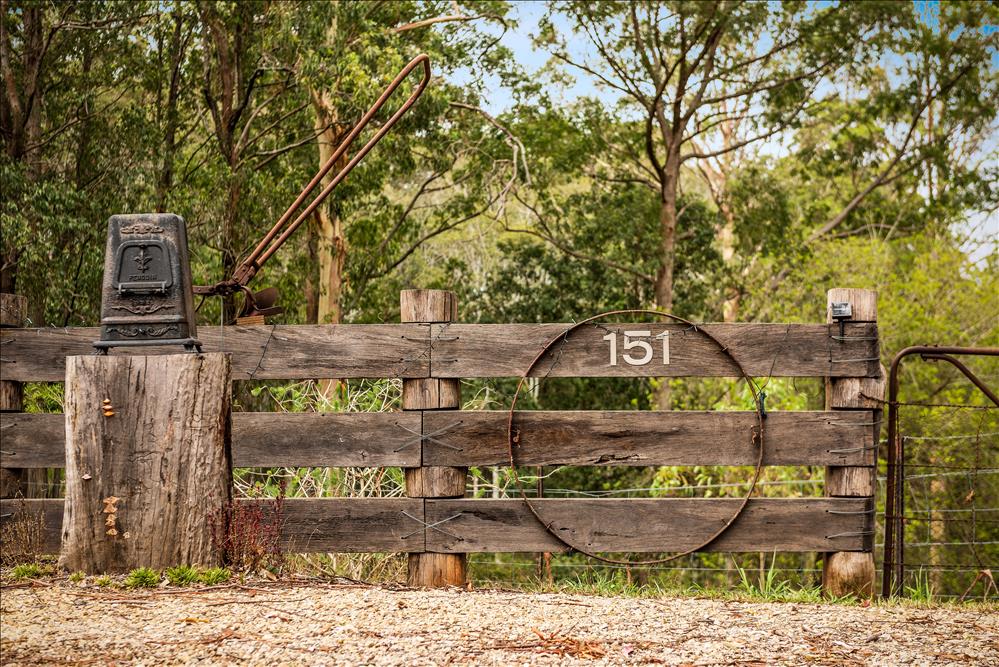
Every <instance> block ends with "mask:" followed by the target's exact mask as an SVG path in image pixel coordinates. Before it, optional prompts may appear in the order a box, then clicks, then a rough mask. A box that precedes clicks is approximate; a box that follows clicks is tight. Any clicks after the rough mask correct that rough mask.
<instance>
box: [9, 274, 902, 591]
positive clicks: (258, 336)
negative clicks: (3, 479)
mask: <svg viewBox="0 0 999 667" xmlns="http://www.w3.org/2000/svg"><path fill="white" fill-rule="evenodd" d="M833 302H849V303H851V305H852V313H853V314H852V317H851V318H850V319H849V320H848V321H839V322H835V323H834V322H833V321H832V318H831V314H830V316H829V318H827V322H826V323H816V324H758V323H747V324H705V325H702V326H700V328H701V329H703V330H706V331H709V332H710V333H711V335H712V336H713V337H714V338H716V339H717V340H718V341H720V342H721V343H722V344H723V345H724V347H725V348H726V349H727V351H728V355H730V356H727V355H726V354H725V353H724V352H723V350H721V349H720V348H719V347H718V345H717V344H715V343H712V342H711V341H710V340H708V339H707V338H706V337H705V336H703V335H701V334H700V332H699V331H698V330H696V329H694V330H691V329H690V328H689V327H686V326H683V325H680V324H673V323H651V322H644V323H640V324H619V323H602V324H601V325H600V326H599V327H583V328H580V329H578V330H576V331H574V332H573V333H572V335H571V336H568V337H566V338H565V340H564V341H563V343H562V344H561V345H559V346H558V348H557V349H552V350H551V351H550V352H549V354H548V357H547V358H546V359H545V360H543V361H544V363H539V364H538V365H537V366H536V369H535V370H534V371H533V372H532V375H534V376H537V377H542V376H544V377H643V376H653V377H685V376H702V377H733V376H738V375H740V374H739V373H738V372H737V371H736V369H735V367H734V365H733V363H732V361H731V359H732V358H735V359H737V360H738V362H739V364H740V365H741V366H742V367H743V368H744V369H745V370H746V372H747V373H748V374H749V375H751V376H756V377H770V376H774V377H822V378H825V379H826V383H827V384H826V404H827V405H826V406H827V410H826V411H819V412H769V413H767V415H766V419H765V429H766V438H765V440H764V451H763V456H762V464H763V465H765V466H795V465H803V466H804V465H807V466H825V467H826V487H825V491H826V497H820V498H756V497H754V498H752V499H750V500H749V502H748V505H747V506H746V509H745V511H744V512H742V513H741V514H740V515H739V516H738V518H737V520H736V521H735V522H734V523H733V524H732V525H731V526H730V527H729V528H728V529H727V530H725V531H724V532H723V533H722V534H721V535H720V536H719V537H718V538H717V539H716V540H714V541H713V542H711V543H710V544H709V545H707V546H706V547H705V549H706V550H714V551H732V552H742V551H747V552H760V551H765V552H769V551H775V550H776V551H799V552H800V551H817V552H824V553H826V554H827V555H826V557H825V559H824V567H825V575H824V587H825V588H826V590H827V591H829V592H830V593H833V594H837V595H838V594H842V593H844V592H862V593H870V592H871V589H872V582H873V577H874V564H873V554H872V547H873V524H874V522H873V513H874V497H873V496H874V477H875V465H876V459H877V443H878V440H879V427H880V421H881V416H880V407H881V404H880V403H879V402H878V399H880V398H882V396H883V380H882V369H881V367H880V364H879V361H878V358H879V352H878V332H877V322H876V320H877V314H876V298H875V295H874V293H873V292H870V291H867V290H831V291H830V293H829V303H830V304H832V303H833ZM456 312H457V306H456V302H455V299H454V296H453V295H452V294H450V293H448V292H442V291H432V290H407V291H404V292H403V293H402V320H403V321H402V323H400V324H374V325H311V326H297V325H286V326H281V325H256V326H235V327H225V328H219V327H214V328H212V327H206V328H202V329H201V330H200V331H199V334H200V338H201V339H202V341H203V343H204V349H205V351H206V353H208V352H233V353H234V354H233V355H232V358H231V379H233V380H268V379H281V380H284V379H303V378H331V377H335V378H385V377H389V378H402V379H403V401H402V402H403V411H402V412H396V413H364V414H314V413H313V414H309V413H238V412H237V413H234V414H232V435H231V443H232V445H231V465H233V466H237V467H272V466H274V467H277V466H282V467H291V466H301V467H312V466H316V467H327V466H328V467H383V466H398V467H402V468H404V469H405V470H406V492H407V496H408V497H407V498H321V499H288V500H286V501H285V503H284V509H283V513H284V517H283V519H284V523H283V528H282V536H281V539H282V542H283V547H284V549H285V550H287V551H290V552H302V553H305V552H405V553H409V554H410V562H409V581H410V583H411V584H414V585H424V586H436V585H444V584H456V583H457V584H460V583H462V582H463V581H464V579H465V576H466V573H465V554H467V553H473V552H532V551H533V552H560V551H565V550H567V549H568V547H567V546H566V543H565V542H568V543H570V544H574V545H577V546H578V547H580V548H585V549H586V550H587V551H591V552H639V553H642V552H644V553H662V552H670V551H682V550H685V549H690V548H694V547H697V546H698V545H701V544H702V543H703V542H704V541H705V540H706V538H707V537H709V536H710V535H712V534H713V533H715V532H716V531H717V530H718V529H719V527H720V526H723V525H724V524H725V523H726V521H728V520H729V519H730V518H731V517H732V516H733V515H734V514H735V513H736V512H737V510H738V506H739V504H740V503H741V502H742V500H741V499H739V498H656V499H575V498H573V499H537V500H532V505H533V506H534V507H535V508H537V511H538V512H539V514H541V515H542V516H543V517H544V520H545V521H546V523H547V524H548V527H547V528H546V526H545V525H542V524H541V523H539V521H538V520H537V519H536V518H535V516H534V515H533V514H532V512H531V511H530V508H528V507H526V506H525V504H524V502H522V501H521V500H518V499H503V500H492V499H473V498H465V497H464V495H465V482H466V472H467V468H468V467H469V466H489V465H500V466H502V465H508V464H509V448H510V445H509V440H508V424H507V420H508V413H507V412H506V411H481V412H478V411H476V412H471V411H466V412H459V411H458V410H457V409H458V408H459V407H460V384H459V383H460V379H461V378H492V377H519V376H521V375H522V374H523V373H524V371H525V369H527V368H528V367H529V366H530V365H531V361H532V360H533V359H534V357H535V356H536V355H537V354H538V352H539V351H540V350H541V349H542V348H543V347H544V345H545V344H546V343H547V342H548V341H550V340H551V339H553V338H554V337H556V336H558V335H559V334H560V333H561V332H564V331H565V330H566V329H567V325H563V324H493V325H491V324H461V323H454V322H453V320H454V319H455V317H456ZM830 313H831V310H830ZM97 337H98V331H97V329H94V328H68V329H65V328H64V329H56V328H48V329H28V328H8V329H4V330H3V332H2V355H0V357H2V362H3V363H2V365H0V369H2V372H3V380H4V382H5V383H6V382H9V383H11V385H12V386H13V385H14V384H16V383H20V382H28V381H42V382H45V381H64V380H65V376H66V370H67V358H68V357H70V358H72V357H74V355H90V354H92V348H91V343H92V342H93V341H94V340H96V339H97ZM650 341H651V342H650ZM148 350H149V348H146V349H145V351H146V352H148ZM165 351H166V350H165ZM120 352H122V353H125V352H127V350H121V351H120ZM178 356H185V355H178ZM186 356H187V357H190V356H191V355H186ZM209 356H210V355H209ZM116 357H117V354H115V355H112V356H111V357H108V358H111V359H114V358H116ZM74 363H76V362H74ZM226 372H230V371H229V370H228V369H226ZM71 391H73V389H72V388H71V385H69V384H67V393H69V392H71ZM122 396H123V398H121V399H117V398H116V399H115V401H116V402H118V401H120V400H123V401H125V403H126V404H127V402H128V401H129V400H131V399H129V398H128V396H129V394H128V393H127V392H126V393H124V394H122ZM67 398H69V397H68V396H67ZM68 404H69V403H68V402H67V405H68ZM19 407H20V406H19V405H18V406H16V407H15V410H16V409H19ZM116 408H117V409H118V410H119V411H126V412H127V410H128V406H127V405H117V406H116ZM67 410H68V408H67ZM757 419H758V415H757V413H756V411H744V412H684V411H673V412H636V411H518V412H517V413H516V415H515V423H516V431H517V439H516V443H515V447H514V454H515V461H516V464H517V465H523V466H538V465H573V466H660V465H669V466H695V465H728V466H753V465H755V464H756V462H757V458H758V452H757V450H756V449H755V445H754V438H753V437H752V433H753V430H754V428H755V427H756V425H757ZM74 428H79V425H78V424H75V422H74V424H70V423H69V420H68V419H66V418H64V416H63V415H56V414H27V413H22V412H5V413H3V414H0V429H2V430H0V433H2V437H3V445H2V456H0V467H2V468H3V469H5V470H4V472H5V474H6V475H7V476H8V478H10V477H15V478H16V476H17V475H18V474H20V473H19V472H18V471H21V470H25V469H34V468H57V467H63V466H66V465H67V453H66V449H67V447H66V441H67V432H72V429H74ZM136 428H139V425H137V426H136ZM5 495H10V494H9V491H8V492H6V493H5ZM240 502H245V503H254V502H260V501H255V500H243V501H240ZM19 503H26V504H27V507H28V508H29V509H30V510H31V511H37V512H40V513H41V514H42V515H43V516H44V523H45V527H46V530H45V540H46V542H45V548H46V550H47V551H49V552H53V553H55V552H58V551H59V549H60V544H61V543H62V542H63V541H64V540H63V539H61V534H62V529H61V525H62V522H63V520H64V516H69V515H70V513H71V508H70V507H69V505H68V503H67V504H66V506H65V507H64V501H63V500H62V499H36V500H31V499H28V500H13V499H6V500H3V501H2V514H3V515H4V516H5V517H8V519H9V517H10V515H12V514H14V512H15V508H16V507H17V506H18V504H19ZM88 511H90V512H91V513H92V514H95V515H96V516H98V517H100V518H103V515H102V514H100V508H93V507H91V508H89V509H88ZM560 534H561V535H563V536H564V539H565V542H563V541H562V540H561V539H559V537H558V535H560Z"/></svg>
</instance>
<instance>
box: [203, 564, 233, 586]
mask: <svg viewBox="0 0 999 667" xmlns="http://www.w3.org/2000/svg"><path fill="white" fill-rule="evenodd" d="M230 577H232V572H230V571H229V568H225V567H210V568H208V569H207V570H205V571H203V572H202V573H201V574H200V575H199V576H198V579H199V580H200V581H201V583H203V584H208V585H209V586H211V585H213V584H221V583H225V582H227V581H229V578H230Z"/></svg>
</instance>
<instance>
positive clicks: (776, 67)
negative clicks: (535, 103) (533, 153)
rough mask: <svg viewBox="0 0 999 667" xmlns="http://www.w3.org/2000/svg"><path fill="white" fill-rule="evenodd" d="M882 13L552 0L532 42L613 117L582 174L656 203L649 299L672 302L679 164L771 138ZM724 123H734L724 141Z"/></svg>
mask: <svg viewBox="0 0 999 667" xmlns="http://www.w3.org/2000/svg"><path fill="white" fill-rule="evenodd" d="M894 14H895V11H894V10H893V9H892V8H891V7H888V6H885V5H880V4H872V3H851V4H847V5H843V6H838V7H833V6H830V7H817V6H815V5H812V4H807V3H796V2H792V3H780V4H772V3H750V2H732V1H718V2H706V3H702V2H685V1H681V2H658V1H657V2H632V3H592V2H559V3H553V5H552V7H551V10H550V11H549V13H548V14H547V15H546V16H545V18H544V19H543V21H542V23H541V26H540V29H539V34H538V36H537V40H536V41H537V43H538V45H539V46H541V47H543V48H545V49H546V50H547V51H548V52H549V53H550V54H551V58H552V64H553V67H554V68H557V69H559V70H562V71H564V72H567V73H575V74H576V75H580V76H583V77H587V78H589V79H590V80H592V81H593V82H595V84H596V85H597V86H598V87H599V88H601V89H602V90H603V95H602V100H603V101H604V104H603V106H604V108H605V115H604V116H603V117H608V116H609V117H612V118H617V119H619V120H620V121H621V124H620V126H619V128H618V129H617V130H616V131H612V132H606V134H605V137H604V138H605V142H604V145H603V149H604V151H603V154H602V155H600V156H599V157H598V158H597V159H596V160H595V161H594V162H595V165H594V168H593V169H592V174H593V176H594V177H595V178H600V179H604V180H606V181H608V182H612V183H620V184H639V185H641V186H643V187H645V188H647V189H648V191H649V192H650V193H651V194H652V195H653V196H654V197H655V198H656V201H657V202H658V211H657V227H658V229H657V233H656V235H655V237H653V238H649V239H648V240H647V242H648V243H649V244H653V245H654V246H655V247H656V254H657V262H656V266H655V268H654V271H653V272H652V274H651V275H644V279H645V280H647V281H648V282H650V283H651V284H652V286H653V299H654V302H655V304H656V305H657V306H658V307H660V308H663V309H666V310H669V309H672V307H673V303H674V282H675V280H674V277H675V264H676V248H677V239H678V235H680V234H683V233H684V230H683V229H682V228H681V227H680V222H681V216H680V213H681V206H680V204H679V202H680V197H681V193H682V191H683V180H684V179H683V178H682V176H683V175H684V174H685V173H687V169H688V168H691V167H693V166H694V165H696V164H697V163H698V162H699V161H704V160H709V159H712V158H718V157H720V156H723V155H725V154H727V153H732V152H735V151H738V150H740V149H743V148H745V147H747V146H750V145H754V144H759V143H762V142H767V141H776V140H777V139H779V138H781V136H782V135H783V133H785V132H786V131H787V130H789V129H790V128H793V127H794V126H795V125H796V124H797V123H798V122H799V121H800V119H801V118H802V116H803V114H804V113H805V112H807V111H808V110H809V108H810V107H811V106H812V105H814V104H815V102H816V99H817V97H816V96H817V94H818V93H819V92H820V88H821V86H822V84H823V83H824V82H828V81H829V80H830V77H832V76H833V75H834V74H835V73H836V72H837V71H839V70H841V69H842V68H844V67H846V66H847V65H849V64H851V63H854V62H856V61H857V59H858V56H859V54H862V53H865V52H866V51H867V49H869V48H871V47H870V44H871V43H872V39H873V38H874V37H875V36H877V35H880V34H882V33H883V32H884V30H886V29H888V28H889V27H890V26H891V25H892V22H893V21H894ZM734 124H739V126H740V127H741V128H742V132H741V134H740V136H738V137H737V138H736V137H732V136H729V138H728V139H727V140H726V139H725V136H726V135H725V130H726V128H731V127H732V126H733V125H734ZM592 130H593V131H601V129H600V128H592ZM719 138H720V140H719ZM545 214H547V215H553V214H556V215H557V212H555V211H553V210H552V208H551V207H548V210H546V211H540V215H545Z"/></svg>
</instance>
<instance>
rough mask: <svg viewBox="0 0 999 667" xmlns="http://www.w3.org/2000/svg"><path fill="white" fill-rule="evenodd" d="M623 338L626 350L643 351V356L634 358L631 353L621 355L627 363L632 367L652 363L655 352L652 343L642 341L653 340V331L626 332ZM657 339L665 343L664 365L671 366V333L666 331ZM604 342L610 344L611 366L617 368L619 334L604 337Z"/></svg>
mask: <svg viewBox="0 0 999 667" xmlns="http://www.w3.org/2000/svg"><path fill="white" fill-rule="evenodd" d="M623 336H624V345H623V347H624V349H625V350H636V351H637V350H641V356H633V355H632V354H631V353H630V352H625V353H624V354H623V355H621V356H622V358H623V359H624V361H625V362H626V363H628V364H630V365H632V366H644V365H645V364H647V363H649V362H650V361H652V355H653V350H652V345H651V343H649V342H648V341H647V340H641V339H642V338H651V337H652V332H651V331H625V332H623ZM656 338H660V339H662V342H663V365H664V366H666V365H669V332H666V331H664V332H663V333H661V334H659V335H658V336H656ZM634 339H638V340H634ZM603 340H606V341H608V342H610V365H611V366H617V334H616V333H613V332H612V333H609V334H607V335H606V336H604V337H603Z"/></svg>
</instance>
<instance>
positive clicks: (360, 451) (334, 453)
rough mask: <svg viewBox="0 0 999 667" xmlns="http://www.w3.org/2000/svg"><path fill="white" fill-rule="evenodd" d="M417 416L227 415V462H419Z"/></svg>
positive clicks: (376, 464)
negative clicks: (229, 453) (230, 456)
mask: <svg viewBox="0 0 999 667" xmlns="http://www.w3.org/2000/svg"><path fill="white" fill-rule="evenodd" d="M419 434H420V415H418V414H406V413H402V412H374V413H364V412H357V413H339V414H334V413H324V414H309V413H296V414H291V413H278V414H273V413H266V412H256V413H254V412H247V413H236V414H234V415H233V463H234V465H236V466H238V467H246V468H267V467H272V466H294V467H309V466H312V467H333V468H347V467H358V468H372V467H385V466H403V467H404V466H412V465H419V462H420V443H419V438H420V435H419Z"/></svg>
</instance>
